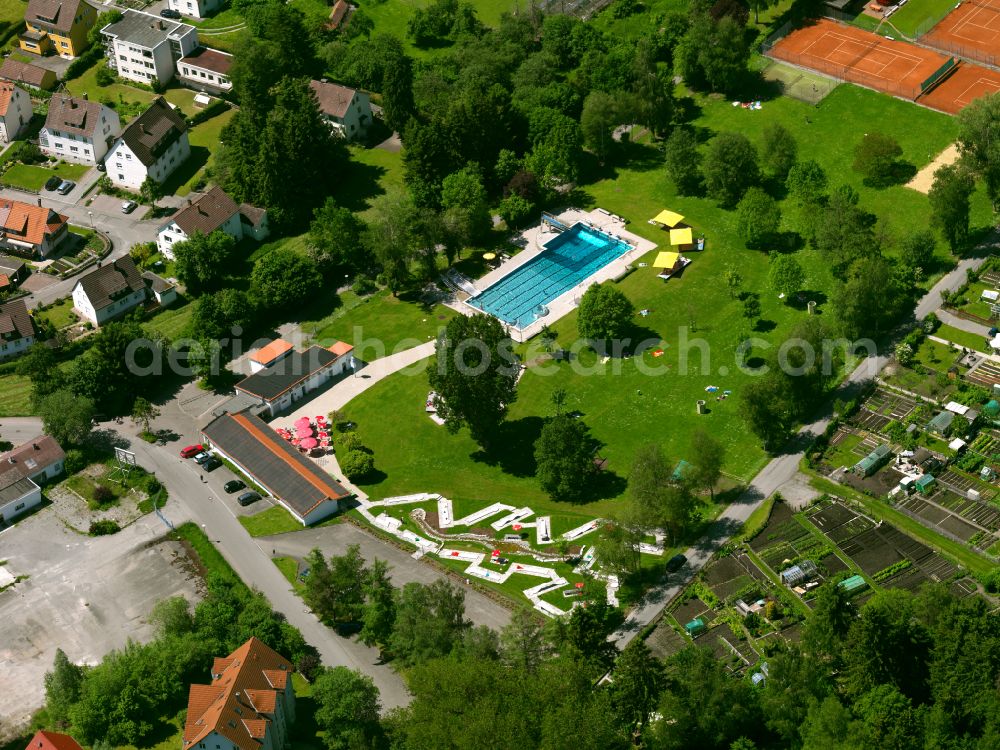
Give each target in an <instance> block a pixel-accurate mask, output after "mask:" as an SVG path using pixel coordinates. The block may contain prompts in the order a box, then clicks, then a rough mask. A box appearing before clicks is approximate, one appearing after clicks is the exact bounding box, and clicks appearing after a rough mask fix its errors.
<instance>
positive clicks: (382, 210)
mask: <svg viewBox="0 0 1000 750" xmlns="http://www.w3.org/2000/svg"><path fill="white" fill-rule="evenodd" d="M419 219H420V214H419V212H418V210H417V207H416V206H415V205H414V203H413V200H412V199H411V198H410V196H409V195H408V194H407V193H405V192H403V191H401V190H393V191H389V192H388V193H386V194H385V195H380V196H379V197H377V198H375V200H373V201H372V206H371V212H370V218H369V219H368V226H367V228H366V230H365V232H364V234H363V236H362V242H363V243H364V244H365V246H366V247H367V248H368V249H369V251H370V252H371V254H372V255H373V256H374V257H375V260H376V261H377V263H378V265H379V267H380V268H381V276H380V279H381V281H382V282H383V283H385V285H386V286H387V287H388V288H389V291H391V292H392V294H393V296H396V295H397V294H398V293H399V291H400V290H401V289H402V288H403V287H404V285H405V284H406V283H407V281H409V279H410V271H409V262H410V259H411V258H412V257H413V255H414V252H415V248H416V245H417V241H418V240H417V235H416V232H415V231H414V228H415V226H416V225H417V224H418V223H419Z"/></svg>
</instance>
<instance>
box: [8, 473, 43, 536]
mask: <svg viewBox="0 0 1000 750" xmlns="http://www.w3.org/2000/svg"><path fill="white" fill-rule="evenodd" d="M0 468H2V467H0ZM41 502H42V488H41V487H39V486H38V485H37V484H35V483H34V482H32V481H31V480H30V479H28V478H27V477H23V476H21V474H20V472H18V471H17V470H16V469H12V470H9V471H4V472H3V473H0V527H2V526H3V525H4V524H8V523H10V522H11V521H13V520H14V519H15V518H17V517H18V516H20V515H22V514H24V513H27V512H28V511H29V510H31V509H32V508H34V507H35V506H37V505H39V504H40V503H41Z"/></svg>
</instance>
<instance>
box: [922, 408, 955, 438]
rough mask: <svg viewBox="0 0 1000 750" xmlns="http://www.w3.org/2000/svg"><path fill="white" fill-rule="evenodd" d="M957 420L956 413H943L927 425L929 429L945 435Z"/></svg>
mask: <svg viewBox="0 0 1000 750" xmlns="http://www.w3.org/2000/svg"><path fill="white" fill-rule="evenodd" d="M954 419H955V412H952V411H943V412H941V413H940V414H938V415H937V416H936V417H934V419H932V420H931V421H930V422H929V423H928V424H927V429H928V430H931V431H932V432H937V433H939V434H941V435H944V434H945V433H946V432H947V431H948V428H949V427H951V423H952V422H953V421H954Z"/></svg>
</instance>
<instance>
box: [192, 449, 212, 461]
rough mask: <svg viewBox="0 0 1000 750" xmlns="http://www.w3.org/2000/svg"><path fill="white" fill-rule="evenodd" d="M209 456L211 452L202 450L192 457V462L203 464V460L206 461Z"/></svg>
mask: <svg viewBox="0 0 1000 750" xmlns="http://www.w3.org/2000/svg"><path fill="white" fill-rule="evenodd" d="M211 457H212V454H211V453H209V452H208V451H206V450H202V452H201V453H199V454H198V455H197V456H195V457H194V462H195V463H196V464H203V463H205V462H206V461H207V460H208V459H210V458H211Z"/></svg>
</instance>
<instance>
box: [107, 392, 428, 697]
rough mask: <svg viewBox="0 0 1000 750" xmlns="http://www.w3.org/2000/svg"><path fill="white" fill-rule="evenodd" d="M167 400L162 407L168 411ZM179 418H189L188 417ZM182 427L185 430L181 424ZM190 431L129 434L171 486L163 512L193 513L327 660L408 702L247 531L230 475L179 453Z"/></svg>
mask: <svg viewBox="0 0 1000 750" xmlns="http://www.w3.org/2000/svg"><path fill="white" fill-rule="evenodd" d="M169 406H170V405H169V404H168V405H167V407H165V408H164V411H168V410H169ZM160 421H161V420H157V425H156V426H157V427H158V428H160V427H162V426H163V425H161V424H160ZM175 421H176V420H175ZM180 423H181V424H187V425H190V424H191V423H190V421H189V420H188V419H187V418H184V419H183V420H180ZM104 426H105V427H108V428H111V429H117V430H118V432H119V433H120V434H122V433H126V432H132V435H131V437H133V438H134V432H133V431H131V430H130V429H129V426H127V425H122V426H115V425H112V424H109V425H104ZM178 432H180V434H184V433H183V432H181V431H180V430H178ZM187 432H188V434H187V435H185V436H184V438H182V440H181V441H178V442H175V443H170V444H168V445H166V446H152V445H149V444H148V443H146V442H145V441H143V440H139V439H135V438H134V439H132V440H131V448H132V450H134V451H135V453H136V456H137V459H138V462H139V464H140V465H141V466H143V467H144V468H146V469H149V470H150V471H154V472H156V475H157V477H159V479H160V481H162V482H163V483H164V485H166V487H167V488H168V489H169V491H170V502H169V503H168V505H167V506H166V508H165V515H166V516H167V517H168V518H169V519H170V520H171V521H172V522H174V523H175V524H177V523H179V522H183V521H185V520H188V519H191V520H193V521H194V522H195V523H197V524H199V525H200V526H202V528H203V529H204V530H205V533H206V534H207V535H208V537H209V538H210V539H211V540H212V541H213V542H214V543H215V546H216V548H217V549H218V550H219V552H221V553H222V555H223V556H224V557H225V558H226V560H228V561H229V564H230V565H232V566H233V569H234V570H235V571H236V572H237V573H238V574H239V576H240V577H241V578H242V579H243V580H244V581H245V582H246V584H247V585H248V586H252V587H254V588H256V589H258V590H259V591H261V592H262V593H263V594H264V595H265V596H266V597H267V599H268V601H269V602H270V603H271V606H272V607H273V608H274V609H275V610H276V611H278V612H281V613H282V614H284V615H285V617H287V618H288V622H290V623H291V624H292V625H294V626H295V627H297V628H298V629H299V630H300V631H301V632H302V635H303V637H305V639H306V641H308V642H309V643H311V644H312V645H313V646H315V647H316V648H317V649H318V650H319V653H320V655H321V657H322V659H323V662H324V663H325V664H330V665H344V666H347V667H350V668H352V669H358V670H361V671H362V672H364V673H365V674H367V675H369V676H370V677H371V678H372V679H373V680H374V681H375V685H376V686H377V687H378V689H379V692H380V693H381V696H382V705H383V706H384V707H385V708H386V709H389V708H395V707H397V706H403V705H406V704H407V703H409V693H408V692H407V690H406V686H405V685H404V683H403V680H402V678H401V677H400V676H399V675H398V674H396V672H394V671H393V670H392V668H391V667H389V666H388V665H385V664H381V663H380V662H379V655H378V651H377V650H375V649H371V648H368V647H367V646H365V645H364V644H362V643H359V642H356V641H352V640H348V639H346V638H341V637H340V636H338V635H337V634H336V633H334V632H333V631H332V630H331V629H329V628H328V627H326V626H325V625H323V624H322V623H321V622H320V621H319V620H318V619H316V617H315V616H314V615H313V614H312V613H311V612H310V611H308V609H306V607H305V605H304V604H303V602H302V600H301V599H299V598H298V596H296V595H295V593H293V592H292V590H291V587H290V586H289V584H288V581H287V580H285V577H284V576H283V575H282V574H281V573H280V571H278V569H277V568H276V567H275V566H274V564H273V563H272V562H271V559H270V554H269V553H267V552H265V551H264V550H263V549H262V548H261V547H260V546H259V544H258V543H257V542H256V541H255V540H254V539H253V538H251V537H250V536H249V535H248V534H247V532H246V530H245V529H244V528H243V527H242V526H241V525H240V523H239V522H238V521H237V520H236V517H235V516H234V515H233V513H232V511H230V510H229V508H228V507H227V506H226V504H225V502H224V501H223V500H222V496H223V494H224V493H223V491H222V489H221V487H222V483H223V482H224V481H225V480H226V479H227V478H229V477H228V475H227V472H226V470H225V469H218V470H216V471H215V472H213V473H212V474H209V475H208V476H207V479H208V483H207V484H203V483H202V482H201V481H200V479H199V475H198V472H197V471H196V467H195V465H194V464H193V463H192V462H190V461H184V460H183V459H181V458H179V457H178V455H177V448H178V445H183V444H185V443H184V440H185V439H187V440H188V442H193V441H194V440H195V438H196V434H195V433H194V432H193V431H192V430H191V428H190V427H189V428H188V431H187Z"/></svg>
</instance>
